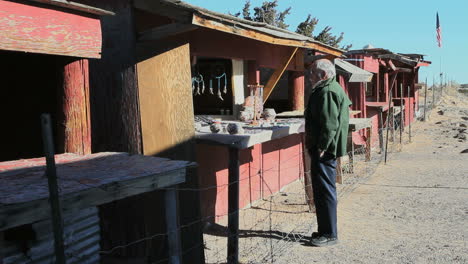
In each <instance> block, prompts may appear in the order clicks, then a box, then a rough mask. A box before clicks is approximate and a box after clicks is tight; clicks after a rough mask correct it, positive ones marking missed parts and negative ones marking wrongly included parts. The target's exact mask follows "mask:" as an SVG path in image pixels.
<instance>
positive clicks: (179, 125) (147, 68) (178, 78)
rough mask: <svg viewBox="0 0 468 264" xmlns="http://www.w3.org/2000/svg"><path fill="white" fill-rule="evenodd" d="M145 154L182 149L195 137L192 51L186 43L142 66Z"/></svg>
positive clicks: (139, 69)
mask: <svg viewBox="0 0 468 264" xmlns="http://www.w3.org/2000/svg"><path fill="white" fill-rule="evenodd" d="M137 72H138V86H139V92H140V111H141V127H142V138H143V153H144V154H145V155H158V154H161V153H167V152H168V151H171V150H172V149H178V148H179V147H180V145H183V144H184V143H186V142H187V141H190V140H192V138H193V137H194V135H195V128H194V112H193V100H192V88H191V68H190V48H189V44H184V45H181V46H179V47H176V48H174V49H171V50H169V51H165V52H162V53H160V54H158V55H156V56H154V57H152V58H149V59H147V60H144V61H142V62H140V63H138V66H137Z"/></svg>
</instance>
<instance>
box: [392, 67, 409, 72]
mask: <svg viewBox="0 0 468 264" xmlns="http://www.w3.org/2000/svg"><path fill="white" fill-rule="evenodd" d="M395 71H397V72H409V73H411V72H413V71H412V70H411V69H407V68H401V67H395Z"/></svg>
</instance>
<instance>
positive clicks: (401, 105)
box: [400, 83, 405, 144]
mask: <svg viewBox="0 0 468 264" xmlns="http://www.w3.org/2000/svg"><path fill="white" fill-rule="evenodd" d="M403 106H404V105H403V84H402V83H400V107H401V111H400V144H402V142H403V126H404V124H405V116H404V113H405V109H403Z"/></svg>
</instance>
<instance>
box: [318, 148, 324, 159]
mask: <svg viewBox="0 0 468 264" xmlns="http://www.w3.org/2000/svg"><path fill="white" fill-rule="evenodd" d="M318 153H319V158H322V157H323V155H325V151H324V150H321V149H319V150H318Z"/></svg>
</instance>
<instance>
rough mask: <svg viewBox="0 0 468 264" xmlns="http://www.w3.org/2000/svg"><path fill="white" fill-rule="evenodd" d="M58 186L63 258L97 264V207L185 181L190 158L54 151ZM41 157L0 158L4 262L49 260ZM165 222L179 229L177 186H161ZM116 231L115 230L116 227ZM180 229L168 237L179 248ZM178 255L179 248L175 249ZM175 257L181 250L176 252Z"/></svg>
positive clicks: (51, 256)
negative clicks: (62, 228) (62, 152)
mask: <svg viewBox="0 0 468 264" xmlns="http://www.w3.org/2000/svg"><path fill="white" fill-rule="evenodd" d="M56 160H57V175H58V189H59V190H60V200H61V207H62V210H63V213H64V242H65V245H64V247H65V253H66V256H67V263H68V262H69V263H98V262H99V259H100V255H101V254H108V253H112V252H108V253H106V252H103V251H101V246H100V243H101V236H106V234H108V235H109V233H108V231H109V230H105V229H106V228H105V227H104V230H101V228H102V226H101V225H100V223H102V222H103V221H102V220H100V218H102V217H106V216H105V215H102V214H99V210H100V206H101V205H104V204H108V203H110V202H113V201H117V200H122V199H125V198H128V197H131V196H136V195H140V194H143V193H148V192H153V191H155V190H158V189H162V188H168V187H171V186H175V185H177V184H180V183H183V182H184V181H185V177H186V176H185V175H186V169H187V168H188V167H191V166H194V164H193V163H191V162H186V161H173V160H169V159H162V158H155V157H145V156H141V155H129V154H126V153H98V154H90V155H77V154H70V153H66V154H60V155H57V156H56ZM44 173H45V159H44V158H38V159H27V160H19V161H10V162H1V163H0V219H2V220H1V221H0V231H1V232H3V233H4V237H3V241H0V242H2V243H0V245H2V247H1V248H0V251H2V252H3V255H4V256H3V262H2V263H3V264H20V263H31V262H32V261H39V260H40V261H42V262H45V261H47V262H48V263H49V262H50V263H52V262H53V261H54V258H55V255H54V239H53V233H52V224H51V220H50V219H51V211H50V205H49V188H48V185H47V178H46V177H44ZM165 197H166V199H165V201H166V202H165V210H166V223H167V224H168V225H169V226H170V228H169V227H168V229H169V230H179V227H178V226H177V224H178V210H177V199H176V188H172V189H171V188H169V189H166V191H165ZM115 231H116V230H115ZM179 236H180V234H179V233H169V240H170V241H175V243H174V244H173V245H176V246H177V247H178V248H176V249H173V248H172V249H170V251H171V252H174V251H177V250H180V238H179ZM179 254H180V252H179ZM177 257H178V258H180V255H177Z"/></svg>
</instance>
